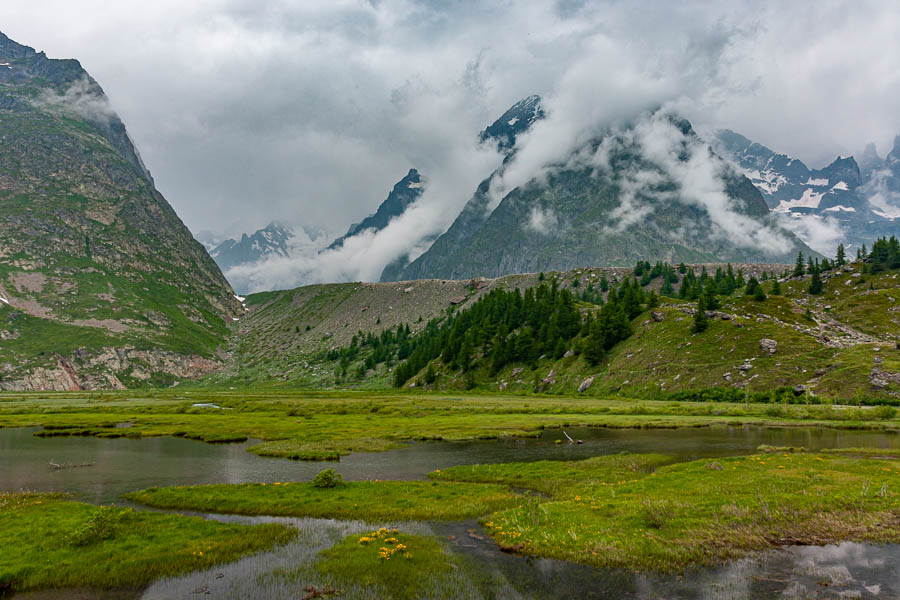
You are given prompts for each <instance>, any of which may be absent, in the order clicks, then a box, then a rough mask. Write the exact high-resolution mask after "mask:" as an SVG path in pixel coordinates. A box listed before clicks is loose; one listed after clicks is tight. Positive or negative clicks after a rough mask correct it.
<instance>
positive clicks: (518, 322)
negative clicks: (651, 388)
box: [324, 237, 900, 387]
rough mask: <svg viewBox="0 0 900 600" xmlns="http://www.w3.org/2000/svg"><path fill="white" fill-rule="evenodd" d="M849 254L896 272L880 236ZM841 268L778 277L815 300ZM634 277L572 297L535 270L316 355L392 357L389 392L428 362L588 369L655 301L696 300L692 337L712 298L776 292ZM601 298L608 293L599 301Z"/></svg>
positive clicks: (812, 268)
mask: <svg viewBox="0 0 900 600" xmlns="http://www.w3.org/2000/svg"><path fill="white" fill-rule="evenodd" d="M858 255H860V257H861V258H863V259H864V260H866V261H867V262H868V264H869V267H868V268H869V269H870V270H871V271H872V272H878V271H881V270H885V269H896V268H900V244H898V241H897V239H896V237H891V238H890V239H887V238H882V239H880V240H878V241H876V242H875V244H874V245H873V246H872V251H871V252H870V253H869V252H863V251H862V250H860V251H859V252H858ZM846 262H847V259H846V251H845V248H844V246H843V245H841V246H839V247H838V251H837V255H836V257H835V259H834V260H831V261H830V260H828V259H823V260H821V261H819V260H818V259H815V260H814V259H812V258H811V257H809V258H804V256H803V255H802V253H801V254H799V255H798V257H797V262H796V264H795V267H794V270H793V272H790V271H788V272H785V273H783V275H785V276H788V275H793V276H804V275H810V283H809V287H808V291H809V293H811V294H822V293H824V285H823V282H822V279H821V273H822V272H824V271H828V270H831V269H835V268H839V267H841V266H843V265H844V264H846ZM633 273H634V276H633V277H628V278H626V279H625V280H624V281H623V282H621V284H619V285H618V286H616V285H615V284H612V285H611V284H610V283H609V281H608V280H607V279H606V277H605V276H603V277H602V279H601V280H600V284H599V286H598V288H595V287H594V286H593V285H588V286H587V287H586V288H585V289H583V290H582V291H581V292H580V293H578V289H579V288H580V287H581V285H580V281H578V280H577V279H576V280H575V281H574V282H573V285H572V289H560V288H559V286H558V283H557V280H556V279H555V278H553V279H552V280H551V281H550V283H549V284H548V282H547V281H546V277H544V276H543V274H541V276H540V277H539V281H540V284H539V285H538V286H537V287H535V288H529V289H526V290H525V291H524V293H523V292H522V291H521V290H519V289H513V290H502V289H495V290H492V291H491V292H489V293H488V294H486V295H484V296H483V297H481V298H480V299H478V300H477V301H476V302H474V303H473V304H472V305H471V306H470V307H469V308H468V309H466V310H461V311H456V310H453V309H451V310H448V314H447V315H446V316H445V317H442V318H438V319H434V320H432V321H430V322H429V323H428V324H427V325H426V326H425V328H424V329H423V330H422V331H421V332H419V333H418V334H416V335H415V336H412V335H411V333H410V328H409V325H399V326H397V327H396V328H395V329H387V330H384V331H382V332H381V333H380V334H377V335H376V334H375V333H371V332H370V333H363V332H359V334H358V335H356V336H354V337H353V339H352V340H351V343H350V345H349V346H348V347H346V348H342V349H334V350H330V351H329V352H328V353H327V354H326V355H325V356H324V358H327V359H328V360H338V359H339V360H340V365H339V371H340V373H341V374H343V375H346V371H347V369H348V367H349V366H350V364H352V363H353V362H354V361H355V360H357V359H358V358H359V356H360V355H361V353H362V354H363V355H364V356H365V359H364V360H363V362H362V364H361V365H360V367H359V369H360V373H361V374H364V373H365V371H366V370H367V369H373V368H375V367H377V366H378V365H380V364H388V365H392V364H394V361H395V360H396V361H398V362H399V364H398V365H397V367H396V369H395V370H394V381H393V383H394V385H395V386H397V387H399V386H402V385H404V384H405V383H406V382H408V381H409V380H410V379H411V378H412V377H414V376H415V375H416V374H418V373H419V372H420V371H422V369H426V367H427V369H426V373H425V375H424V378H425V380H426V382H428V383H430V382H431V381H433V380H434V377H435V373H434V371H433V368H432V367H431V363H432V361H434V360H435V359H437V358H440V360H441V363H442V364H443V365H445V366H446V367H447V368H448V369H450V370H453V371H462V372H463V373H464V374H466V375H467V381H468V380H469V379H472V377H473V376H472V373H471V372H472V370H473V369H474V368H475V367H476V366H479V365H481V366H486V367H487V368H488V370H489V373H490V374H491V375H492V376H493V375H496V373H497V372H499V371H500V369H502V368H503V367H504V366H506V365H508V364H511V363H522V364H527V365H530V366H532V367H533V366H534V365H535V364H536V363H537V361H538V359H539V358H540V357H542V356H548V357H553V358H555V359H559V358H562V357H563V356H564V355H565V354H566V353H567V352H569V351H573V352H575V353H577V354H581V355H582V356H583V357H584V358H585V359H586V360H587V361H588V362H589V363H591V364H597V363H599V362H601V361H602V360H603V358H604V357H605V355H606V353H608V352H609V351H610V350H611V349H612V348H613V347H614V346H615V345H616V344H617V343H618V342H620V341H622V340H624V339H626V338H628V337H629V336H630V335H631V333H632V325H631V323H632V321H633V320H634V319H635V318H636V317H637V316H638V315H640V314H641V313H642V312H644V311H645V310H648V309H652V308H655V307H656V306H658V304H659V298H660V296H668V297H672V298H680V299H684V300H696V301H697V313H696V316H695V320H694V326H693V331H694V332H695V333H700V332H702V331H704V330H705V329H706V327H707V317H706V311H709V310H716V309H718V308H719V306H720V299H719V298H720V297H721V296H726V297H727V296H731V295H733V294H734V293H736V292H738V291H740V290H743V294H744V295H746V296H750V297H752V298H754V299H755V300H758V301H763V300H765V299H766V297H767V294H766V291H765V290H764V289H763V285H762V282H761V281H763V282H764V281H767V280H770V279H771V280H772V285H771V286H770V287H769V292H768V293H769V294H771V295H779V294H781V283H780V282H779V279H778V276H777V275H776V274H775V273H771V274H770V273H768V272H763V273H762V274H761V276H760V279H757V278H756V277H754V276H751V277H749V278H747V279H745V277H744V273H743V272H742V270H741V269H736V270H735V269H734V268H733V267H732V265H731V264H728V265H726V267H724V268H721V267H720V268H718V269H716V272H715V273H714V274H710V273H709V272H707V269H706V267H703V268H702V269H701V271H700V274H699V275H697V274H696V273H695V272H694V270H693V269H692V268H688V267H687V266H686V265H684V264H683V263H682V264H680V265H678V266H677V267H675V266H672V265H670V264H668V263H663V262H657V263H656V264H655V265H651V264H650V263H649V262H646V261H641V262H638V263H637V265H636V266H635V268H634V271H633ZM679 275H681V277H679ZM655 279H661V280H662V283H661V286H660V295H659V296H658V295H657V294H656V293H655V292H653V291H649V292H648V291H645V290H644V287H645V286H648V285H649V284H650V283H651V282H652V281H653V280H655ZM760 280H761V281H760ZM675 285H678V289H677V291H676V290H675ZM605 292H608V294H607V295H606V298H605V299H604V293H605ZM579 301H581V302H582V303H592V304H595V305H598V306H599V307H600V308H599V309H598V310H584V309H583V308H584V305H583V304H582V308H579V306H578V303H579ZM473 381H474V380H473ZM472 385H474V383H473V384H472Z"/></svg>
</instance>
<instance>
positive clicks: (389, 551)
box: [359, 527, 413, 561]
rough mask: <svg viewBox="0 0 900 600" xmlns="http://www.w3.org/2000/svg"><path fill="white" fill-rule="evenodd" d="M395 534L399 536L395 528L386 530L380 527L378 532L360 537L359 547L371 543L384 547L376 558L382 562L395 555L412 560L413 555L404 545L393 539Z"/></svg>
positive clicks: (379, 550)
mask: <svg viewBox="0 0 900 600" xmlns="http://www.w3.org/2000/svg"><path fill="white" fill-rule="evenodd" d="M397 534H399V531H398V530H397V529H396V528H395V529H388V528H387V527H382V528H381V529H379V530H378V531H373V532H372V533H369V534H366V535H363V536H360V538H359V545H360V546H366V545H368V544H370V543H372V542H381V543H382V544H384V545H383V546H382V547H381V548H379V549H378V558H380V559H381V560H384V561H388V560H391V558H393V557H394V556H395V555H399V556H402V557H403V558H412V556H413V555H412V553H411V552H408V551H407V548H406V544H401V543H400V540H398V539H397V538H396V537H394V536H396V535H397Z"/></svg>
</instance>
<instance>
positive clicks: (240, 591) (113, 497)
mask: <svg viewBox="0 0 900 600" xmlns="http://www.w3.org/2000/svg"><path fill="white" fill-rule="evenodd" d="M35 431H36V429H34V428H15V429H0V489H2V490H19V489H32V490H39V491H50V490H53V491H65V492H69V493H72V494H73V495H74V496H75V497H76V498H77V499H80V500H84V501H88V502H95V503H109V502H115V501H119V500H120V496H121V494H122V493H124V492H127V491H132V490H136V489H141V488H145V487H148V486H152V485H160V486H164V485H184V484H195V483H238V482H246V481H302V480H308V479H310V478H312V476H313V475H315V473H317V472H318V471H319V470H321V469H322V468H325V467H326V466H332V465H334V463H305V462H296V461H289V460H284V459H272V458H261V457H258V456H256V455H254V454H251V453H249V452H247V451H246V448H247V447H248V445H249V444H250V443H252V442H248V443H243V444H225V445H212V444H205V443H203V442H197V441H192V440H185V439H180V438H172V437H160V438H144V439H137V440H132V439H126V438H117V439H101V438H90V437H59V438H39V437H35V436H34V435H33V434H34V432H35ZM565 431H566V432H567V433H568V434H569V435H570V436H571V437H573V438H575V439H578V440H581V441H582V442H583V443H582V444H569V443H563V444H557V443H556V441H557V440H566V437H565V435H564V434H563V432H562V430H546V431H544V432H543V433H542V436H541V437H540V438H535V439H501V440H496V441H478V442H429V443H413V444H410V445H409V446H408V447H406V448H402V449H399V450H393V451H389V452H382V453H371V454H355V455H351V456H347V457H344V458H343V459H342V460H341V461H340V463H339V464H337V465H334V466H336V467H337V469H338V470H339V471H340V472H341V473H342V474H343V475H344V477H345V478H346V479H416V478H421V477H424V475H425V474H426V473H428V472H430V471H433V470H435V469H443V468H446V467H449V466H453V465H459V464H475V463H498V462H508V461H532V460H545V459H550V460H573V459H579V458H588V457H591V456H597V455H601V454H611V453H616V452H623V451H628V452H657V453H663V454H671V455H675V456H678V457H680V458H683V459H685V460H688V459H691V458H695V457H715V456H725V455H735V454H745V453H750V452H753V451H755V450H756V448H757V447H758V446H759V445H760V444H769V445H773V446H805V447H807V448H810V449H821V448H834V447H845V448H846V447H877V448H898V449H900V435H898V434H896V433H891V432H868V431H839V430H831V429H812V428H772V427H724V426H723V427H708V428H691V429H675V430H669V429H650V430H646V429H644V430H641V429H605V428H569V429H566V430H565ZM51 462H54V463H59V464H66V465H82V464H85V465H90V466H72V467H70V468H64V469H59V470H54V469H52V468H51V467H50V463H51ZM208 517H209V518H217V519H223V520H233V521H245V522H258V521H260V520H279V521H284V522H289V523H292V524H294V525H296V526H297V527H298V529H299V530H300V531H301V536H300V538H298V540H297V541H295V542H292V543H291V544H288V545H287V546H285V547H283V548H280V549H278V551H276V552H269V553H264V554H261V555H258V556H254V557H248V558H245V559H243V560H240V561H238V562H235V563H232V564H229V565H224V566H221V567H217V568H215V569H212V570H210V571H201V572H196V573H191V574H189V575H185V576H183V577H176V578H172V579H164V580H161V581H158V582H156V583H154V584H153V585H151V586H150V587H149V588H148V589H146V590H140V591H133V592H128V591H124V590H120V591H118V592H114V593H113V595H110V596H108V597H122V595H121V594H124V596H129V597H144V598H148V599H149V598H154V599H155V598H172V597H194V595H195V594H201V595H204V596H206V595H208V596H209V597H215V598H297V597H302V596H303V592H302V590H303V589H304V587H305V586H306V585H310V584H313V583H316V578H315V574H314V572H313V571H312V570H310V569H309V568H308V566H309V565H311V564H312V562H313V561H314V558H315V555H316V553H317V552H318V551H319V550H320V549H322V548H326V547H328V546H329V545H331V544H333V543H334V542H335V541H337V540H338V539H340V538H341V537H342V536H344V535H348V534H351V533H359V532H361V531H364V530H367V528H369V527H370V525H366V524H362V523H358V522H336V521H331V520H328V519H266V518H245V517H235V516H216V515H208ZM404 528H405V529H409V530H412V531H419V532H422V533H432V534H435V535H439V536H442V537H445V538H446V539H450V536H452V541H451V542H450V543H451V547H452V548H453V549H454V550H455V551H457V552H459V553H461V554H463V555H464V556H467V557H469V558H470V559H473V560H471V561H470V562H471V564H472V565H473V569H474V570H473V573H472V574H471V576H470V575H469V574H467V575H466V577H462V578H461V579H460V581H459V582H458V588H457V589H454V591H453V595H454V596H455V597H460V598H478V597H491V598H640V599H651V598H652V599H655V598H685V599H687V598H691V599H693V598H697V599H700V598H703V599H711V598H717V599H726V598H729V599H730V598H735V599H737V598H771V597H782V598H809V597H814V598H839V597H851V598H898V597H900V546H893V545H889V546H872V545H865V544H841V545H840V546H826V547H796V548H789V549H786V550H782V551H778V552H772V553H767V554H765V555H763V556H760V557H756V558H748V559H745V560H741V561H734V562H732V563H729V564H728V565H725V566H723V567H720V568H716V569H702V570H699V571H696V572H691V573H687V574H685V575H684V576H682V577H668V576H665V577H663V576H653V575H635V574H632V573H623V572H616V571H608V570H600V569H594V568H590V567H585V566H581V565H576V564H572V563H566V562H562V561H555V560H546V559H531V558H527V557H521V556H515V555H509V554H504V553H501V552H500V551H499V550H498V549H497V548H496V546H495V545H494V544H493V543H492V542H491V541H490V539H489V538H486V537H485V536H483V535H482V534H483V532H482V531H481V529H480V527H479V526H478V525H477V523H475V522H467V523H450V524H427V523H412V524H407V525H405V526H404ZM470 530H472V532H473V533H474V534H475V535H474V536H473V535H471V534H470ZM303 565H306V567H304V566H303ZM285 572H292V573H294V576H293V577H288V578H286V577H285V576H284V575H283V573H285ZM71 592H72V591H71V590H63V591H59V592H44V593H40V594H38V595H35V596H31V597H35V598H68V597H72V596H71ZM207 592H208V594H207ZM345 592H346V594H345V595H344V596H342V597H377V596H371V595H369V594H367V593H366V592H365V591H364V590H351V589H347V590H345ZM86 593H87V595H86V596H85V597H94V593H93V592H90V591H89V592H86ZM26 597H28V596H26Z"/></svg>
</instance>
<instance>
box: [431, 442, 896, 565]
mask: <svg viewBox="0 0 900 600" xmlns="http://www.w3.org/2000/svg"><path fill="white" fill-rule="evenodd" d="M504 467H505V469H507V470H514V469H516V468H519V469H520V470H521V471H522V472H523V473H528V468H529V467H528V465H521V466H520V467H516V466H515V465H505V466H504ZM575 468H576V469H577V467H575ZM490 469H491V468H490V467H485V468H483V471H482V475H483V476H482V477H480V478H479V479H481V480H489V479H491V477H489V476H488V475H489V473H490ZM442 473H443V472H442ZM531 475H532V477H523V478H521V480H520V483H519V485H522V486H524V487H529V486H530V487H532V488H533V489H538V490H546V489H548V487H547V485H546V484H545V482H543V481H542V480H541V474H540V472H539V471H535V472H533V473H532V474H531ZM463 476H468V477H472V476H473V475H472V474H471V473H469V474H468V475H467V474H465V473H463ZM506 479H507V477H506V476H505V474H504V473H501V474H500V476H498V477H497V480H499V481H504V480H506ZM578 483H580V484H581V485H580V486H579V485H578ZM551 495H552V496H553V497H552V499H550V500H547V501H541V500H540V499H535V498H532V499H529V500H528V501H526V502H523V503H522V504H520V505H519V506H517V507H515V508H513V509H508V510H505V511H500V512H498V513H496V514H494V515H491V516H490V517H487V518H484V519H483V522H484V525H485V528H486V529H487V530H488V531H489V532H490V533H491V535H492V536H493V537H494V539H495V540H496V541H497V543H498V544H499V545H500V546H501V547H502V548H505V549H508V550H514V551H518V552H523V553H527V554H531V555H537V556H545V557H553V558H559V559H564V560H571V561H576V562H584V563H588V564H592V565H596V566H602V567H614V568H626V569H634V570H649V571H663V572H665V571H677V570H681V569H684V568H689V567H695V566H699V565H710V564H716V563H719V562H722V561H724V560H727V559H732V558H737V557H740V556H743V555H745V554H746V553H747V552H750V551H754V550H766V549H770V548H773V547H777V546H781V545H790V544H810V545H822V544H829V543H837V542H840V541H860V542H865V541H868V542H900V462H896V461H889V460H884V459H882V460H871V459H870V460H866V459H857V458H844V457H840V456H834V455H828V454H807V453H804V452H793V453H791V452H782V453H772V454H764V455H755V456H748V457H734V458H720V459H716V460H715V461H710V460H698V461H694V462H689V463H681V464H674V465H669V466H662V467H660V468H658V469H657V470H656V471H654V472H653V473H651V474H649V475H647V476H643V477H632V478H629V479H623V480H620V481H616V482H612V483H604V482H600V484H599V485H597V483H596V481H591V480H582V481H581V482H573V483H571V484H570V485H568V486H562V487H559V488H556V491H552V492H551Z"/></svg>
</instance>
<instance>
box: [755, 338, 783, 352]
mask: <svg viewBox="0 0 900 600" xmlns="http://www.w3.org/2000/svg"><path fill="white" fill-rule="evenodd" d="M759 349H760V350H762V351H763V352H768V353H769V354H770V355H771V354H775V351H776V350H777V349H778V342H776V341H775V340H770V339H768V338H763V339H761V340H759Z"/></svg>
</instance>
